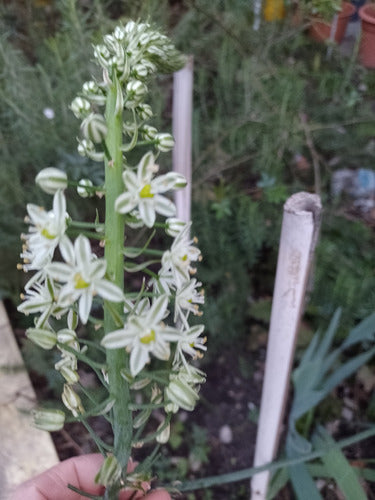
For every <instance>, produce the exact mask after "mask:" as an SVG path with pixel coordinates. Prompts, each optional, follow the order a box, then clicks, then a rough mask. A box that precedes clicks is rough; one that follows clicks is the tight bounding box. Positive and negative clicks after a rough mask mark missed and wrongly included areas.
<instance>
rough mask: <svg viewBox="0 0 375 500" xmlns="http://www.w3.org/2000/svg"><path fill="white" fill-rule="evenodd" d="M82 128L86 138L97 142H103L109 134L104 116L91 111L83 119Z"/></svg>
mask: <svg viewBox="0 0 375 500" xmlns="http://www.w3.org/2000/svg"><path fill="white" fill-rule="evenodd" d="M81 130H82V133H83V135H84V137H85V138H86V139H88V140H91V141H92V142H95V143H100V142H102V141H103V139H104V138H105V136H106V135H107V124H106V121H105V119H104V116H102V115H99V114H97V113H91V114H90V115H89V116H87V117H86V118H85V119H84V120H83V122H82V124H81Z"/></svg>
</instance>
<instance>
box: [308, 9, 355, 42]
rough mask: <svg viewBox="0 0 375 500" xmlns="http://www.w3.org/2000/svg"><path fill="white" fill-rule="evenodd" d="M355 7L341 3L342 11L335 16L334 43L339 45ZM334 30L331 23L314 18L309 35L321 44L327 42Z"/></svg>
mask: <svg viewBox="0 0 375 500" xmlns="http://www.w3.org/2000/svg"><path fill="white" fill-rule="evenodd" d="M354 12H355V7H354V5H352V4H351V3H349V2H343V3H342V9H341V11H340V12H339V13H338V15H337V25H336V31H335V35H334V38H333V39H334V40H335V42H336V43H340V42H341V41H342V39H343V38H344V35H345V31H346V27H347V26H348V22H349V19H350V17H351V16H352V15H353V14H354ZM332 29H334V23H333V21H331V22H328V21H324V20H323V19H320V18H314V19H313V20H312V23H311V26H310V29H309V35H310V36H311V38H313V39H314V40H317V41H318V42H322V41H324V40H329V38H330V36H331V30H332Z"/></svg>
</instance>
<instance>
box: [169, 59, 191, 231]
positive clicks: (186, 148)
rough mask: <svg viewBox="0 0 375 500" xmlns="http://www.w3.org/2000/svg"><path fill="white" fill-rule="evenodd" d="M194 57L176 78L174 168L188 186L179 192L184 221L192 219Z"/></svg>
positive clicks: (175, 75)
mask: <svg viewBox="0 0 375 500" xmlns="http://www.w3.org/2000/svg"><path fill="white" fill-rule="evenodd" d="M193 66H194V61H193V57H192V56H190V57H189V58H188V61H187V63H186V65H185V67H184V68H182V69H181V70H180V71H176V72H175V73H174V78H173V111H172V113H173V137H174V140H175V146H174V149H173V156H172V162H173V170H174V171H175V172H178V173H180V174H183V175H184V176H185V178H186V180H187V183H188V185H187V186H186V188H185V189H180V190H178V191H176V193H175V203H176V208H177V217H178V218H179V219H181V220H183V221H184V222H189V221H190V219H191V180H192V173H191V142H192V141H191V133H192V132H191V129H192V107H193Z"/></svg>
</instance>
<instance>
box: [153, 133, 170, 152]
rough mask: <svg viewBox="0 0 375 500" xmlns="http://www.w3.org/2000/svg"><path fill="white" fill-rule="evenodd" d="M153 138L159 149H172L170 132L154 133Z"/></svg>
mask: <svg viewBox="0 0 375 500" xmlns="http://www.w3.org/2000/svg"><path fill="white" fill-rule="evenodd" d="M154 140H155V141H156V142H155V145H156V147H157V149H158V150H159V151H162V152H164V153H166V152H168V151H170V150H171V149H173V146H174V139H173V137H172V135H171V134H156V136H155V138H154Z"/></svg>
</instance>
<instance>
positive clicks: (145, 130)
mask: <svg viewBox="0 0 375 500" xmlns="http://www.w3.org/2000/svg"><path fill="white" fill-rule="evenodd" d="M141 133H142V137H143V138H144V139H145V140H146V141H153V140H154V138H155V137H156V135H157V133H158V131H157V129H156V128H155V127H151V125H143V127H142V129H141Z"/></svg>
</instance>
